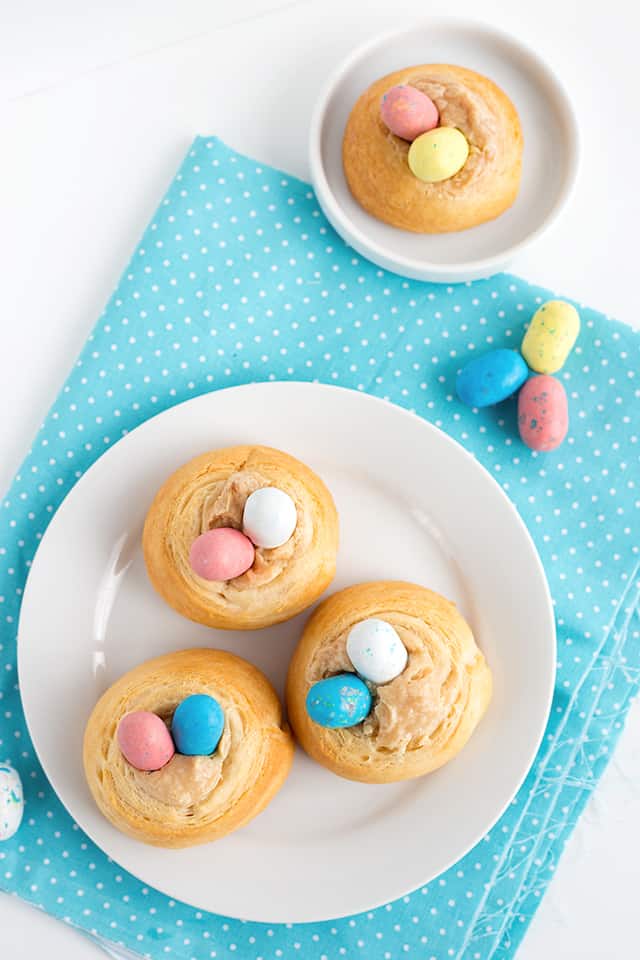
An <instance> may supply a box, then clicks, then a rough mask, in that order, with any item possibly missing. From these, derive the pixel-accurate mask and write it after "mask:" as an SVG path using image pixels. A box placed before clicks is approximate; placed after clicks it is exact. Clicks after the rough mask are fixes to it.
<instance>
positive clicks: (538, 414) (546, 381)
mask: <svg viewBox="0 0 640 960" xmlns="http://www.w3.org/2000/svg"><path fill="white" fill-rule="evenodd" d="M518 429H519V431H520V436H521V437H522V440H523V441H524V443H526V445H527V446H528V447H530V448H531V449H532V450H540V451H547V450H555V449H556V447H559V446H560V444H561V443H562V441H563V440H564V438H565V437H566V435H567V430H568V429H569V407H568V403H567V395H566V393H565V390H564V387H563V386H562V384H561V383H560V381H559V380H556V379H555V377H550V376H548V375H547V374H542V375H541V376H539V377H530V378H529V380H527V382H526V383H525V385H524V386H523V388H522V390H521V391H520V394H519V396H518Z"/></svg>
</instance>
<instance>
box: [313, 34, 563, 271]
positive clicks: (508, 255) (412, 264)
mask: <svg viewBox="0 0 640 960" xmlns="http://www.w3.org/2000/svg"><path fill="white" fill-rule="evenodd" d="M413 27H414V28H426V27H436V28H437V27H441V28H443V27H448V28H455V27H467V28H471V29H473V30H477V31H478V32H479V33H483V34H485V35H486V36H489V37H496V38H498V39H499V40H500V41H501V42H502V43H504V44H506V45H509V46H511V47H512V48H513V49H514V50H515V51H517V52H518V53H519V54H520V55H521V56H524V57H528V58H529V59H530V60H531V61H532V62H533V63H534V64H535V66H536V67H537V69H538V70H539V71H540V72H541V73H543V74H544V75H545V77H546V79H547V82H548V84H549V85H550V86H551V87H552V88H553V89H554V90H555V93H556V95H557V98H558V103H559V105H561V109H562V111H563V114H564V117H563V119H564V121H565V123H566V124H567V127H568V129H569V130H570V132H571V136H570V138H569V152H568V157H567V160H568V172H567V176H566V177H565V182H564V188H563V190H562V192H561V194H560V196H559V198H558V200H557V201H556V203H555V206H554V207H552V209H551V210H550V212H549V213H548V214H547V216H546V218H545V219H544V220H543V221H542V223H541V224H540V225H539V226H538V227H537V228H536V229H535V230H533V231H532V232H531V233H530V234H529V236H528V237H526V238H525V239H524V240H520V241H519V243H515V244H513V246H511V247H509V248H507V249H505V250H504V251H503V252H502V253H497V254H494V255H493V256H491V257H484V258H481V259H479V260H469V261H466V262H464V263H448V264H441V263H430V262H429V261H423V260H414V259H411V258H409V257H400V256H397V255H396V254H394V253H393V251H390V250H387V249H386V248H384V247H381V246H380V245H379V244H377V243H375V242H373V241H371V240H369V238H368V237H366V236H365V234H364V233H363V232H362V231H361V230H359V229H358V228H357V227H356V226H354V224H353V223H352V221H351V220H350V219H349V218H348V217H347V216H345V214H344V212H343V210H342V207H341V206H340V204H339V203H337V201H336V199H335V197H334V194H333V191H332V189H331V186H330V184H329V181H328V180H327V177H326V174H325V169H324V164H323V162H322V147H321V140H322V127H323V124H324V118H325V113H326V109H327V103H328V102H329V100H330V99H331V97H332V96H333V94H334V92H335V90H336V87H337V86H338V85H339V83H340V82H341V80H342V79H343V77H344V76H345V74H346V73H348V72H349V70H351V68H352V67H353V66H354V65H355V64H356V63H357V62H358V60H360V59H361V58H362V57H364V56H366V55H367V54H369V53H372V52H373V51H374V50H375V49H376V48H377V47H382V46H384V45H385V44H387V43H388V42H389V41H390V40H393V39H395V38H396V37H400V36H402V35H403V34H404V33H406V32H407V31H406V29H405V30H393V31H388V32H386V33H384V34H379V35H378V36H377V37H375V38H374V39H373V40H368V41H367V42H366V43H363V44H361V45H360V46H359V47H356V49H355V50H354V51H353V52H352V53H351V54H350V55H349V56H348V57H347V58H346V59H345V60H343V61H342V63H341V64H340V65H339V66H338V67H337V69H336V70H335V71H334V72H333V73H332V74H331V76H330V78H329V80H328V81H327V82H326V84H325V86H324V87H323V89H322V90H321V93H320V96H319V98H318V100H317V103H316V106H315V108H314V111H313V113H312V116H311V125H310V130H309V162H310V166H311V180H312V182H313V186H314V189H315V191H316V194H317V197H318V201H319V203H320V206H321V207H322V210H323V212H324V213H325V215H326V217H327V219H328V220H329V221H330V222H331V224H332V226H333V227H334V228H335V229H336V230H337V232H338V233H339V234H340V235H341V236H342V237H343V239H345V240H346V241H347V242H348V243H349V244H350V245H351V246H352V247H353V248H354V249H355V250H357V252H358V253H361V254H362V255H363V256H365V257H369V258H370V259H372V260H373V261H374V263H377V264H379V265H381V266H385V265H388V264H389V263H394V264H395V266H396V268H397V269H396V272H397V273H400V274H402V275H403V276H407V277H412V278H413V279H418V280H420V279H424V277H425V274H426V273H430V274H432V275H433V276H436V275H440V276H442V278H443V279H442V281H441V282H442V283H456V282H463V281H465V280H468V279H477V278H481V277H489V276H491V275H492V274H494V273H498V272H499V271H500V270H501V269H503V268H504V266H505V264H507V263H510V262H511V260H512V259H513V258H514V257H515V256H517V255H518V254H519V253H521V252H522V251H523V250H525V249H526V248H527V247H528V246H530V244H532V243H533V242H534V241H536V240H538V239H539V238H540V237H541V236H542V235H543V234H544V233H546V232H547V230H548V229H549V228H550V227H551V226H552V225H553V223H555V221H556V220H557V219H558V217H559V216H560V214H561V212H562V210H563V209H564V207H565V206H566V204H567V203H568V201H569V199H570V198H571V195H572V194H573V191H574V188H575V185H576V180H577V177H578V169H579V165H580V130H579V127H578V121H577V117H576V114H575V110H574V109H573V105H572V103H571V100H570V98H569V95H568V93H567V91H566V88H565V86H564V84H563V83H562V81H561V80H560V78H559V77H558V75H557V74H556V72H555V71H554V70H553V69H552V68H551V67H550V66H549V64H548V63H547V62H546V61H545V60H543V59H542V57H540V55H539V54H538V53H536V52H535V50H533V49H532V48H531V47H529V46H527V45H526V44H525V43H523V42H522V41H521V40H519V39H517V38H516V37H515V36H513V34H511V33H508V32H507V31H505V30H502V29H500V28H497V27H492V26H490V25H489V24H487V23H484V22H483V21H481V20H474V19H468V18H464V19H463V18H461V17H432V18H429V19H426V20H422V19H421V20H417V21H415V22H414V23H413ZM387 269H389V267H388V266H387ZM390 269H394V268H390ZM433 282H438V281H433Z"/></svg>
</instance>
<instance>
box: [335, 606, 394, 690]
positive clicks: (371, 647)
mask: <svg viewBox="0 0 640 960" xmlns="http://www.w3.org/2000/svg"><path fill="white" fill-rule="evenodd" d="M347 653H348V655H349V659H350V660H351V663H352V664H353V666H354V667H355V669H356V671H357V673H359V674H360V676H361V677H364V679H365V680H370V681H371V682H372V683H388V682H389V681H390V680H393V679H394V678H395V677H398V676H400V674H401V673H402V671H403V670H404V668H405V667H406V665H407V659H408V657H409V654H408V653H407V648H406V647H405V645H404V643H403V642H402V640H401V639H400V637H399V636H398V634H397V633H396V631H395V630H394V629H393V627H392V626H391V624H390V623H387V622H386V621H385V620H377V619H376V618H375V617H370V618H369V619H368V620H361V621H360V623H356V625H355V626H354V627H352V628H351V630H350V631H349V636H348V637H347Z"/></svg>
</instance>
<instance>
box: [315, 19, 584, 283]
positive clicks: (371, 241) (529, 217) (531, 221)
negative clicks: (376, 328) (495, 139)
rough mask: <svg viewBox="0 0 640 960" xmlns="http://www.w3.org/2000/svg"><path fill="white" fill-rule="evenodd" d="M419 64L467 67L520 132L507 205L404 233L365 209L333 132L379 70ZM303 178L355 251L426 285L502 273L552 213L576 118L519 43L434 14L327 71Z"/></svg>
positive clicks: (555, 83)
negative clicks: (512, 115)
mask: <svg viewBox="0 0 640 960" xmlns="http://www.w3.org/2000/svg"><path fill="white" fill-rule="evenodd" d="M421 63H452V64H457V65H459V66H465V67H469V68H470V69H472V70H477V71H478V72H479V73H482V74H484V75H486V76H487V77H489V78H490V79H491V80H493V81H495V83H497V84H498V85H499V86H501V87H502V88H503V90H504V91H505V93H506V94H507V95H508V96H509V97H510V98H511V100H513V102H514V104H515V106H516V108H517V110H518V113H519V114H520V120H521V122H522V128H523V132H524V154H523V169H522V182H521V186H520V192H519V194H518V198H517V200H516V202H515V204H514V205H513V206H512V207H511V209H510V210H508V211H506V213H504V214H502V216H500V217H498V218H497V219H496V220H493V221H491V222H489V223H485V224H481V225H480V226H477V227H473V228H472V229H470V230H462V231H460V232H458V233H448V234H414V233H411V232H409V231H406V230H399V229H397V228H396V227H391V226H389V225H388V224H386V223H382V221H380V220H377V219H376V218H375V217H373V216H371V215H370V214H368V213H367V212H366V211H365V210H363V209H362V207H360V205H359V204H358V203H357V202H356V200H355V199H354V198H353V197H352V195H351V193H350V191H349V187H348V186H347V182H346V179H345V176H344V171H343V168H342V137H343V133H344V129H345V125H346V122H347V118H348V116H349V113H350V112H351V109H352V107H353V106H354V104H355V102H356V100H357V99H358V97H359V96H360V94H362V93H364V91H365V90H366V89H367V87H368V86H369V85H370V84H371V83H373V81H374V80H377V79H378V78H379V77H383V76H385V74H387V73H391V72H392V71H394V70H400V69H402V68H403V67H409V66H412V65H414V64H415V65H417V64H421ZM309 152H310V164H311V178H312V181H313V185H314V188H315V191H316V194H317V197H318V201H319V203H320V206H321V207H322V209H323V211H324V213H325V215H326V217H327V219H328V220H329V221H330V223H331V224H332V226H333V227H334V228H335V229H336V230H337V232H338V233H339V234H340V235H341V236H342V238H343V239H344V240H345V241H346V242H347V243H348V244H350V245H351V246H352V247H353V248H354V249H355V250H356V251H357V252H358V253H361V254H362V255H363V256H365V257H367V258H368V259H369V260H372V261H373V262H374V263H376V264H378V266H381V267H384V268H385V269H388V270H392V271H393V272H394V273H399V274H401V275H402V276H406V277H411V278H412V279H415V280H427V281H431V282H434V283H456V282H461V281H466V280H477V279H479V278H481V277H488V276H491V275H492V274H494V273H498V272H499V271H501V270H504V269H505V268H506V267H507V265H508V264H509V263H510V262H511V261H512V260H513V258H514V257H515V256H516V255H517V254H518V253H520V252H521V251H522V250H524V248H525V247H527V246H528V245H529V244H530V243H532V242H533V241H534V240H537V239H539V238H540V237H541V236H542V234H543V233H544V231H545V230H547V229H548V228H549V227H550V226H551V224H552V223H553V222H554V220H556V218H557V217H558V216H559V215H560V213H561V211H562V209H563V207H564V206H565V204H566V202H567V200H568V198H569V195H570V193H571V191H572V188H573V186H574V183H575V179H576V174H577V169H578V154H579V135H578V125H577V122H576V118H575V115H574V113H573V109H572V106H571V102H570V100H569V97H568V96H567V94H566V92H565V90H564V88H563V86H562V85H561V83H560V81H559V80H558V78H557V76H556V75H555V74H554V73H553V71H552V70H551V69H550V68H549V67H548V66H547V65H546V64H545V63H544V62H543V61H542V60H541V59H540V58H539V57H538V55H537V54H536V53H534V52H533V51H532V50H531V49H530V48H528V47H526V46H525V45H524V44H522V43H521V42H520V41H518V40H516V39H514V38H513V37H510V36H509V35H508V34H505V33H503V32H502V31H501V30H496V29H494V28H493V27H490V26H487V25H485V24H480V23H473V22H471V23H470V22H468V21H462V20H450V19H442V20H441V19H436V20H428V21H423V22H419V23H417V24H416V25H415V26H412V27H411V28H410V29H409V30H404V31H402V32H401V33H392V34H387V35H384V36H382V37H378V38H376V39H375V40H373V41H372V42H369V43H367V44H366V45H365V46H362V47H359V48H358V49H357V50H355V51H354V52H353V53H352V54H351V56H350V57H348V58H347V60H345V61H344V63H342V64H341V66H340V67H338V69H337V70H336V72H335V73H334V74H333V75H332V77H331V78H330V80H329V82H328V83H327V85H326V87H325V89H324V91H323V93H322V94H321V96H320V99H319V101H318V104H317V106H316V109H315V111H314V114H313V117H312V120H311V132H310V144H309Z"/></svg>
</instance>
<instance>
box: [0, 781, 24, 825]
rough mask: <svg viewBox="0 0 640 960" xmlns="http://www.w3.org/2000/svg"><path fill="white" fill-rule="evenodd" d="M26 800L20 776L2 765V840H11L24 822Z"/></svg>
mask: <svg viewBox="0 0 640 960" xmlns="http://www.w3.org/2000/svg"><path fill="white" fill-rule="evenodd" d="M23 813H24V799H23V796H22V783H21V781H20V774H19V773H18V771H17V770H14V769H13V767H10V766H9V765H8V764H6V763H0V840H9V838H10V837H12V836H13V835H14V833H15V832H16V831H17V829H18V827H19V826H20V824H21V822H22V814H23Z"/></svg>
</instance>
